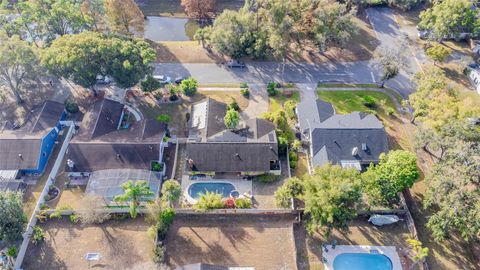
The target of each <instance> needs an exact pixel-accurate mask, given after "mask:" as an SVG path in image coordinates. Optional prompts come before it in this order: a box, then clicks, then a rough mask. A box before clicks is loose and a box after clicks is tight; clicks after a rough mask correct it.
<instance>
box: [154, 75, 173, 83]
mask: <svg viewBox="0 0 480 270" xmlns="http://www.w3.org/2000/svg"><path fill="white" fill-rule="evenodd" d="M153 78H155V79H157V80H158V81H159V82H161V83H171V82H172V78H170V77H168V76H165V75H153Z"/></svg>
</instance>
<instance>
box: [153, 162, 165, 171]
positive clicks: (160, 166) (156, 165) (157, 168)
mask: <svg viewBox="0 0 480 270" xmlns="http://www.w3.org/2000/svg"><path fill="white" fill-rule="evenodd" d="M152 171H154V172H161V171H163V164H162V163H158V162H156V161H153V162H152Z"/></svg>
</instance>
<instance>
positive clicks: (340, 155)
mask: <svg viewBox="0 0 480 270" xmlns="http://www.w3.org/2000/svg"><path fill="white" fill-rule="evenodd" d="M312 137H313V138H312V140H313V141H312V152H313V153H312V154H313V158H312V164H313V165H314V166H322V165H324V164H325V163H327V162H329V161H330V162H331V163H332V164H340V162H341V161H342V160H358V161H359V162H361V163H370V162H377V161H378V160H379V156H380V154H381V153H386V152H388V140H387V134H386V132H385V130H384V129H383V128H377V129H370V128H369V129H347V128H340V129H326V128H316V129H314V130H313V133H312ZM362 144H366V147H367V150H365V151H364V150H362ZM355 147H357V150H358V151H357V155H355V156H354V155H352V151H353V149H354V148H355Z"/></svg>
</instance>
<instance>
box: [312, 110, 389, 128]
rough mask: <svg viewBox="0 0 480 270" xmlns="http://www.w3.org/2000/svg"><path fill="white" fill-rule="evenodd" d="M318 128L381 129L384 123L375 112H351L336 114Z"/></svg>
mask: <svg viewBox="0 0 480 270" xmlns="http://www.w3.org/2000/svg"><path fill="white" fill-rule="evenodd" d="M318 128H333V129H379V128H383V124H382V122H381V121H380V120H378V118H377V117H376V116H375V115H373V114H368V113H364V112H352V113H350V114H335V115H333V116H332V117H330V118H328V119H327V120H325V121H323V122H322V123H320V125H318Z"/></svg>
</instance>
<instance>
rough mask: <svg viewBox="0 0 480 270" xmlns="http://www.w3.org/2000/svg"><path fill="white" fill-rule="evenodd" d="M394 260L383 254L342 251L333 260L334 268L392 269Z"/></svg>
mask: <svg viewBox="0 0 480 270" xmlns="http://www.w3.org/2000/svg"><path fill="white" fill-rule="evenodd" d="M392 269H393V266H392V262H391V261H390V259H389V258H388V257H387V256H385V255H382V254H370V253H342V254H340V255H337V256H336V257H335V259H334V260H333V270H392Z"/></svg>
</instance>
